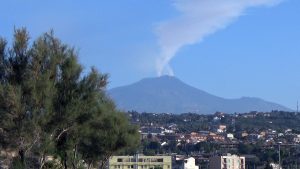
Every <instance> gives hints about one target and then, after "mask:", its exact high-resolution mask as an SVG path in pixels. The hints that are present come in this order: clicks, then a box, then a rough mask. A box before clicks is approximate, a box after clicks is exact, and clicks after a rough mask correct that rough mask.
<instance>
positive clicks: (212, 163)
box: [209, 154, 245, 169]
mask: <svg viewBox="0 0 300 169" xmlns="http://www.w3.org/2000/svg"><path fill="white" fill-rule="evenodd" d="M209 168H210V169H245V157H241V156H237V155H230V154H228V155H227V156H215V157H211V158H210V159H209Z"/></svg>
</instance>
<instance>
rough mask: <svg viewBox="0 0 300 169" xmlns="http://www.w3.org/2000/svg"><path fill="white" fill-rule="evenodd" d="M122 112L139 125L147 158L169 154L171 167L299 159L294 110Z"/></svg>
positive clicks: (286, 163) (286, 164)
mask: <svg viewBox="0 0 300 169" xmlns="http://www.w3.org/2000/svg"><path fill="white" fill-rule="evenodd" d="M128 116H129V117H130V119H131V122H132V123H134V124H136V125H138V126H140V130H139V132H140V134H141V144H142V145H141V147H142V148H141V150H140V151H141V152H142V153H143V154H144V155H148V156H157V155H158V156H162V155H163V156H166V155H168V156H171V157H172V168H178V169H179V168H188V169H190V168H191V167H184V166H194V167H199V168H216V166H212V164H210V163H212V162H211V161H212V160H215V159H214V158H216V157H219V160H221V158H222V157H223V158H228V159H235V160H236V161H239V162H241V161H244V163H241V164H243V165H244V166H241V167H238V168H266V166H272V168H281V167H279V166H282V168H297V165H299V162H300V161H299V155H300V144H299V143H300V132H299V131H300V130H299V129H300V124H298V123H297V120H299V119H300V114H298V113H290V112H279V111H273V112H269V113H263V112H250V113H245V114H225V113H220V112H217V113H215V114H213V115H199V114H192V113H188V114H181V115H174V114H155V113H141V114H140V113H137V112H128ZM279 152H280V153H279ZM233 161H234V160H233ZM187 162H189V163H190V162H192V163H193V164H192V165H190V164H186V163H187ZM214 163H215V162H214ZM236 164H237V162H236ZM194 167H192V168H194ZM219 168H220V167H219ZM227 168H230V167H227ZM231 168H234V167H233V166H232V167H231Z"/></svg>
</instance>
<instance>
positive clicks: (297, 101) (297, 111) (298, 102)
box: [297, 100, 299, 114]
mask: <svg viewBox="0 0 300 169" xmlns="http://www.w3.org/2000/svg"><path fill="white" fill-rule="evenodd" d="M298 112H299V102H298V100H297V114H298Z"/></svg>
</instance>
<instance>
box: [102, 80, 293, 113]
mask: <svg viewBox="0 0 300 169" xmlns="http://www.w3.org/2000/svg"><path fill="white" fill-rule="evenodd" d="M108 94H109V95H110V96H111V98H112V99H113V100H114V101H115V102H116V104H117V106H118V108H120V109H122V110H126V111H131V110H135V111H138V112H155V113H175V114H178V113H187V112H192V113H201V114H210V113H215V112H217V111H220V112H225V113H234V112H239V113H244V112H249V111H264V112H267V111H271V110H284V111H291V110H290V109H288V108H286V107H284V106H282V105H279V104H276V103H272V102H268V101H265V100H262V99H259V98H250V97H243V98H239V99H225V98H221V97H218V96H214V95H211V94H209V93H207V92H205V91H202V90H199V89H197V88H194V87H192V86H189V85H187V84H185V83H183V82H182V81H180V80H179V79H177V78H176V77H172V76H161V77H156V78H146V79H142V80H140V81H138V82H136V83H134V84H131V85H128V86H123V87H117V88H114V89H111V90H109V91H108Z"/></svg>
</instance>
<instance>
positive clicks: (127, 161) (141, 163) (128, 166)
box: [109, 155, 172, 169]
mask: <svg viewBox="0 0 300 169" xmlns="http://www.w3.org/2000/svg"><path fill="white" fill-rule="evenodd" d="M171 168H172V158H171V156H144V155H135V156H112V157H110V159H109V169H171Z"/></svg>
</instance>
